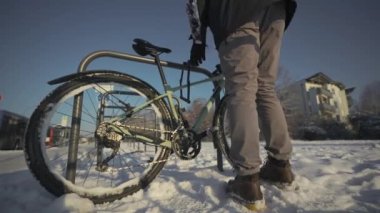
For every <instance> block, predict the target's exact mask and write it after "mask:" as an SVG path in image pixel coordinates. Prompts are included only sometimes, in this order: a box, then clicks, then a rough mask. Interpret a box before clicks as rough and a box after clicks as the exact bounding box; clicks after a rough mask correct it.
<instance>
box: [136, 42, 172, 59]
mask: <svg viewBox="0 0 380 213" xmlns="http://www.w3.org/2000/svg"><path fill="white" fill-rule="evenodd" d="M133 41H134V42H135V43H134V44H133V45H132V47H133V49H134V50H135V52H136V53H137V54H139V55H141V56H146V55H148V54H149V55H151V56H155V55H159V54H161V53H170V52H171V50H170V49H168V48H164V47H158V46H155V45H153V44H151V43H149V42H148V41H145V40H143V39H140V38H136V39H134V40H133Z"/></svg>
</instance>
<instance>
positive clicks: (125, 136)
mask: <svg viewBox="0 0 380 213" xmlns="http://www.w3.org/2000/svg"><path fill="white" fill-rule="evenodd" d="M134 42H135V43H134V44H133V49H134V50H135V51H136V52H137V53H138V54H139V55H140V56H137V55H131V54H126V53H120V52H113V51H97V52H94V53H92V54H90V55H88V56H87V57H85V58H84V59H83V60H82V61H81V63H80V66H79V69H78V71H79V72H78V73H75V74H70V75H67V76H63V77H60V78H57V79H54V80H52V81H49V82H48V83H49V84H50V85H55V84H60V85H59V86H58V87H57V88H56V89H54V90H53V91H52V92H51V93H50V94H49V95H47V96H46V97H45V99H44V100H42V102H41V103H40V104H39V106H38V107H37V108H36V109H35V111H34V112H33V114H32V116H31V118H30V121H29V124H28V127H27V131H26V134H25V147H24V151H25V156H26V161H27V164H28V167H29V169H30V170H31V172H32V174H33V175H34V176H35V177H36V179H37V180H38V181H39V182H40V184H41V185H42V186H43V187H45V188H46V189H47V190H48V191H49V192H50V193H52V194H54V195H56V196H61V195H62V194H64V193H71V192H73V193H76V194H78V195H80V196H82V197H86V198H89V199H91V200H92V201H93V202H94V203H104V202H112V201H114V200H116V199H121V198H123V197H124V196H127V195H131V194H133V193H135V192H137V191H139V190H140V189H143V188H145V187H146V186H148V184H149V183H150V182H152V181H153V179H154V178H155V177H156V176H157V175H158V173H159V172H160V171H161V170H162V168H163V167H164V165H165V163H166V162H167V161H168V160H169V157H170V156H171V155H172V154H173V153H174V154H175V155H176V156H178V157H179V158H180V159H184V160H188V159H193V158H195V157H196V156H197V155H198V154H199V152H200V150H201V139H202V138H204V137H205V136H206V135H207V134H208V133H210V132H211V133H212V138H213V142H214V144H215V146H217V148H218V149H219V150H220V151H221V152H222V153H223V154H224V156H225V157H226V158H227V160H228V161H229V162H230V160H229V157H228V156H229V147H230V140H229V136H228V123H227V122H225V121H226V118H227V116H228V113H227V110H226V103H227V98H226V97H223V98H222V99H221V97H220V96H221V94H222V93H223V90H224V77H223V75H222V72H221V70H220V68H219V67H218V66H217V68H216V70H215V71H213V72H210V71H208V70H206V69H203V68H199V67H193V66H190V65H188V64H186V63H184V64H178V63H173V62H167V61H162V60H160V58H159V56H160V55H161V54H163V53H170V52H171V50H170V49H167V48H163V47H158V46H155V45H153V44H151V43H149V42H147V41H144V40H142V39H135V40H134ZM145 56H150V57H145ZM100 57H112V58H118V59H121V60H131V61H135V62H141V63H147V64H153V65H154V64H155V65H156V66H157V69H158V72H159V74H160V77H161V82H162V85H163V87H164V93H163V94H160V93H159V92H158V90H156V89H155V88H154V87H152V86H151V85H150V84H148V83H147V82H145V81H143V80H141V79H138V78H136V77H134V76H132V75H129V74H126V73H121V72H117V71H109V70H94V71H87V70H86V68H87V66H88V65H89V64H90V63H91V62H92V61H93V60H95V59H97V58H100ZM163 67H169V68H174V69H179V70H182V73H181V78H180V84H179V86H176V87H172V86H170V85H169V84H168V82H167V80H166V75H165V72H164V70H163ZM185 71H187V79H185V80H186V82H185V83H184V77H186V76H184V73H185ZM190 72H197V73H201V74H204V75H205V76H206V78H204V79H202V80H198V81H195V82H190ZM207 82H212V83H213V86H214V89H213V93H212V95H211V97H210V98H209V100H208V101H207V104H206V105H205V106H204V107H203V109H202V111H201V113H200V115H199V116H198V117H197V119H196V122H195V123H194V124H193V125H192V126H190V125H189V124H188V122H187V120H186V119H185V118H184V116H183V115H182V113H181V110H180V108H181V107H180V100H179V98H178V97H176V96H174V94H173V93H174V92H175V91H180V99H181V100H183V101H186V102H188V103H189V102H190V100H189V99H190V88H191V87H192V86H195V85H199V84H203V83H207ZM186 90H187V95H186V94H185V95H184V94H183V91H184V92H186ZM213 106H216V110H215V113H214V115H213V127H212V128H211V131H210V130H202V129H200V126H201V124H202V122H203V121H204V120H205V118H206V116H207V115H208V114H209V113H212V110H211V109H212V107H213ZM69 124H70V125H69ZM57 129H59V131H55V130H57ZM54 132H59V134H58V135H57V134H54ZM58 141H60V142H58ZM230 163H231V162H230Z"/></svg>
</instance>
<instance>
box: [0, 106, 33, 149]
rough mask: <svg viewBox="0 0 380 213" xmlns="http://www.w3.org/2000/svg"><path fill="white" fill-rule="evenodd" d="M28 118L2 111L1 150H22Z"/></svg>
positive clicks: (0, 127) (0, 125) (0, 112)
mask: <svg viewBox="0 0 380 213" xmlns="http://www.w3.org/2000/svg"><path fill="white" fill-rule="evenodd" d="M27 123H28V118H26V117H25V116H22V115H18V114H16V113H13V112H9V111H6V110H0V150H14V149H22V147H23V146H24V133H25V129H26V125H27Z"/></svg>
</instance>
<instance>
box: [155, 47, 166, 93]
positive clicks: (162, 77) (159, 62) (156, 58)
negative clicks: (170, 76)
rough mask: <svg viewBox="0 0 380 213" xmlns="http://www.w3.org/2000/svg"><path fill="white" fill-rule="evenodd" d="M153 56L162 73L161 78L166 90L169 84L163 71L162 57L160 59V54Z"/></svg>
mask: <svg viewBox="0 0 380 213" xmlns="http://www.w3.org/2000/svg"><path fill="white" fill-rule="evenodd" d="M153 56H154V60H155V62H156V65H157V68H158V71H159V72H160V77H161V81H162V84H163V85H164V87H165V89H166V88H167V85H168V82H167V81H166V77H165V73H164V70H163V69H162V66H161V61H160V57H159V55H158V54H153Z"/></svg>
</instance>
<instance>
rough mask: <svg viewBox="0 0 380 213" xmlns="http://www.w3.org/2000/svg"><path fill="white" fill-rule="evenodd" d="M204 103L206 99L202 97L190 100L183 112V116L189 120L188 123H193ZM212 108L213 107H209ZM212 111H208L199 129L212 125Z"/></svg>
mask: <svg viewBox="0 0 380 213" xmlns="http://www.w3.org/2000/svg"><path fill="white" fill-rule="evenodd" d="M205 105H206V99H204V98H197V99H195V100H194V101H192V103H191V105H190V106H189V107H188V109H187V110H186V111H185V112H184V113H183V116H184V117H185V119H186V120H187V121H188V122H189V124H190V125H192V124H194V123H195V121H196V119H197V117H198V116H199V114H200V113H201V111H202V108H203V107H204V106H205ZM211 110H214V109H211ZM213 114H214V113H213V112H211V113H209V114H208V115H207V117H206V119H205V121H204V122H203V124H202V126H201V129H206V128H208V127H211V125H212V116H213Z"/></svg>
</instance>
